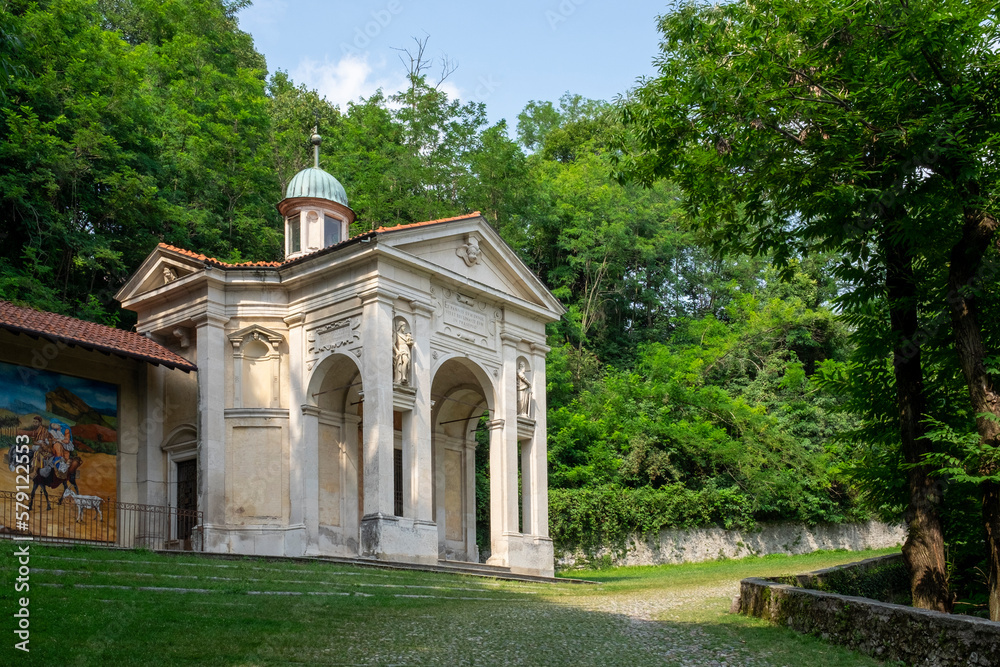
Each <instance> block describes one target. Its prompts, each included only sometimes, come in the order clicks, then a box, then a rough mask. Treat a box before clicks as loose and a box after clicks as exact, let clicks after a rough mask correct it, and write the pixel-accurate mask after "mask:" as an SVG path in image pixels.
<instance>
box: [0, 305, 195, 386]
mask: <svg viewBox="0 0 1000 667" xmlns="http://www.w3.org/2000/svg"><path fill="white" fill-rule="evenodd" d="M0 329H6V330H7V331H12V332H14V333H19V334H27V335H29V336H37V337H42V338H47V339H50V340H54V341H60V342H63V343H67V344H69V345H76V346H78V347H82V348H84V349H88V350H97V351H99V352H106V353H110V354H116V355H119V356H122V357H126V358H129V359H140V360H142V361H147V362H149V363H151V364H158V365H163V366H166V367H167V368H178V369H180V370H183V371H195V370H198V368H197V366H195V365H194V364H193V363H191V362H190V361H188V360H187V359H185V358H184V357H182V356H180V355H178V354H175V353H173V352H171V351H170V350H168V349H167V348H165V347H163V346H162V345H160V344H159V343H157V342H156V341H153V340H150V339H149V338H146V337H145V336H143V335H140V334H137V333H134V332H132V331H124V330H122V329H115V328H114V327H108V326H104V325H103V324H95V323H93V322H86V321H84V320H78V319H76V318H75V317H67V316H66V315H56V314H55V313H48V312H45V311H41V310H33V309H31V308H22V307H20V306H15V305H14V304H12V303H10V302H9V301H0Z"/></svg>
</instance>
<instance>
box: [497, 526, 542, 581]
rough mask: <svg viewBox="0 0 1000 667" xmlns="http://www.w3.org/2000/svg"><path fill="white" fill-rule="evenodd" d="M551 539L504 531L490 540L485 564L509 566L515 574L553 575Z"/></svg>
mask: <svg viewBox="0 0 1000 667" xmlns="http://www.w3.org/2000/svg"><path fill="white" fill-rule="evenodd" d="M553 563H554V560H553V548H552V540H551V539H550V538H548V537H541V536H539V535H522V534H521V533H504V534H503V535H501V536H499V537H494V538H493V540H492V551H491V554H490V557H489V560H487V561H486V564H487V565H497V566H501V567H509V568H510V571H511V572H513V573H515V574H530V575H534V576H539V577H552V576H555V568H554V565H553Z"/></svg>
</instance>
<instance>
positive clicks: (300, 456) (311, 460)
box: [287, 404, 321, 555]
mask: <svg viewBox="0 0 1000 667" xmlns="http://www.w3.org/2000/svg"><path fill="white" fill-rule="evenodd" d="M289 413H290V414H289V417H291V415H293V414H294V415H297V417H298V422H299V426H298V435H297V436H296V439H295V440H293V441H292V442H293V443H294V445H293V446H292V447H291V450H292V455H291V457H290V458H291V459H292V463H291V476H290V480H289V481H290V482H291V484H292V493H293V494H294V495H293V496H292V497H293V498H294V499H296V501H297V502H301V506H300V507H301V509H300V510H299V512H298V514H296V513H295V505H294V504H293V505H292V517H293V520H292V526H290V527H293V526H294V525H295V524H296V523H297V522H296V520H295V519H296V518H297V519H298V521H300V522H301V523H302V525H303V526H304V529H305V544H304V545H303V550H304V551H303V553H305V555H319V554H320V553H321V552H320V549H319V408H317V407H316V406H315V405H307V404H300V407H299V409H298V410H295V409H292V410H290V411H289ZM293 433H294V431H293ZM296 483H298V484H299V485H300V487H301V490H300V491H299V492H298V493H296V492H295V484H296ZM287 555H291V554H287Z"/></svg>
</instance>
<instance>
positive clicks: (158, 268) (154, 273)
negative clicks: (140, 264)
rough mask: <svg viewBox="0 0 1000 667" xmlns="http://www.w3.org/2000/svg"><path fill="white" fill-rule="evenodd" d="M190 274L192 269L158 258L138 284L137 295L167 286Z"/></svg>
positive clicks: (192, 271)
mask: <svg viewBox="0 0 1000 667" xmlns="http://www.w3.org/2000/svg"><path fill="white" fill-rule="evenodd" d="M192 273H194V269H192V268H191V267H189V266H184V265H183V264H180V263H178V262H173V261H171V260H169V259H166V258H160V260H159V261H158V262H156V263H155V264H154V265H153V266H152V267H150V268H149V269H148V270H147V271H146V273H145V275H144V276H143V278H142V280H141V281H140V283H139V288H138V290H137V293H142V292H150V291H152V290H155V289H159V288H161V287H163V286H164V285H169V284H170V283H174V282H177V281H178V280H181V279H182V278H186V277H187V276H189V275H191V274H192Z"/></svg>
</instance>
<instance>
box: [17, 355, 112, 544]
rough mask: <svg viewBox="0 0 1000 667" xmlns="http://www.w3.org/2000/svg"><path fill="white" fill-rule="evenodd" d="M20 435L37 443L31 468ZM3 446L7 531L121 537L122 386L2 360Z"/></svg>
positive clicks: (32, 444)
mask: <svg viewBox="0 0 1000 667" xmlns="http://www.w3.org/2000/svg"><path fill="white" fill-rule="evenodd" d="M17 442H20V443H22V444H27V445H28V447H29V448H30V460H29V461H28V462H27V465H26V468H27V469H25V468H24V467H19V466H17V465H16V464H17V463H18V462H19V461H17V460H16V456H12V452H13V451H14V450H13V449H12V448H13V447H14V445H15V443H17ZM22 451H23V450H22ZM0 452H3V463H4V465H3V466H0V496H2V498H3V501H4V502H3V506H4V508H5V510H4V512H3V516H0V524H2V525H0V531H2V532H17V533H25V532H27V533H31V534H32V535H39V536H48V537H60V538H69V539H79V540H97V541H102V542H114V541H115V537H116V532H117V531H116V526H115V521H116V512H115V511H114V509H113V507H114V505H112V503H115V502H117V490H118V387H117V386H116V385H113V384H108V383H106V382H98V381H96V380H88V379H84V378H78V377H72V376H69V375H61V374H59V373H52V372H49V371H40V370H35V369H32V368H28V367H25V366H15V365H12V364H6V363H2V362H0ZM26 482H27V483H26ZM18 492H21V493H20V494H19V493H18ZM25 496H26V497H25ZM25 500H27V502H26V503H25V502H23V501H25ZM16 502H21V503H22V504H21V506H20V507H17V506H16ZM25 504H26V505H27V506H28V509H27V521H26V522H24V523H21V522H20V520H22V519H24V514H23V513H24V511H25V507H24V505H25Z"/></svg>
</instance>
